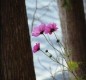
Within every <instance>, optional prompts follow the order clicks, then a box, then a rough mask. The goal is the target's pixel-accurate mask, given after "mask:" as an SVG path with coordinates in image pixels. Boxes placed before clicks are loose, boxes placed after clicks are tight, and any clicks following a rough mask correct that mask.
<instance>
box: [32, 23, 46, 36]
mask: <svg viewBox="0 0 86 80" xmlns="http://www.w3.org/2000/svg"><path fill="white" fill-rule="evenodd" d="M45 26H46V25H45V24H41V25H39V26H38V27H35V28H34V29H33V31H32V36H35V37H37V36H39V35H40V34H43V33H44V31H45Z"/></svg>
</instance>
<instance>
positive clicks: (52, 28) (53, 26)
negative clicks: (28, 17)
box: [45, 23, 58, 34]
mask: <svg viewBox="0 0 86 80" xmlns="http://www.w3.org/2000/svg"><path fill="white" fill-rule="evenodd" d="M57 29H58V28H57V25H56V24H55V23H49V24H48V25H47V26H46V27H45V33H46V34H48V33H49V34H52V32H54V31H56V30H57Z"/></svg>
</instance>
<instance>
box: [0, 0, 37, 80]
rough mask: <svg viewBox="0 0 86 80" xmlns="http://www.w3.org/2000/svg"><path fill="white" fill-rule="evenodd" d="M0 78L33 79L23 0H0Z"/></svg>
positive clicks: (9, 79)
mask: <svg viewBox="0 0 86 80" xmlns="http://www.w3.org/2000/svg"><path fill="white" fill-rule="evenodd" d="M0 16H1V26H0V29H1V32H0V45H1V46H0V50H1V52H0V80H35V73H34V66H33V56H32V51H31V44H30V36H29V30H28V24H27V17H26V9H25V1H24V0H1V12H0Z"/></svg>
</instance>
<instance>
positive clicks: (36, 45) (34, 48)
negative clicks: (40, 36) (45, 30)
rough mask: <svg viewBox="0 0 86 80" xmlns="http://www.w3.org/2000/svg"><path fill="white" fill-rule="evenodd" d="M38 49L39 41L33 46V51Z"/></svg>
mask: <svg viewBox="0 0 86 80" xmlns="http://www.w3.org/2000/svg"><path fill="white" fill-rule="evenodd" d="M39 50H40V43H36V44H35V46H34V47H33V52H34V53H35V52H37V51H39Z"/></svg>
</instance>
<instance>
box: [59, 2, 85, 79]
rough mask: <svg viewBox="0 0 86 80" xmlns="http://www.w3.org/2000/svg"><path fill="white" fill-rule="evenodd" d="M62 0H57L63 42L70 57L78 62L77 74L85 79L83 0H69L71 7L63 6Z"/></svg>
mask: <svg viewBox="0 0 86 80" xmlns="http://www.w3.org/2000/svg"><path fill="white" fill-rule="evenodd" d="M63 3H64V0H58V5H59V13H60V20H61V27H62V33H63V42H64V45H65V48H66V49H67V50H68V52H69V53H71V54H72V59H73V60H75V61H78V62H80V65H79V67H80V68H79V70H78V72H77V74H78V76H84V79H85V80H86V26H85V16H84V8H83V0H70V4H71V8H68V9H67V8H65V7H63V6H62V5H63Z"/></svg>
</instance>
